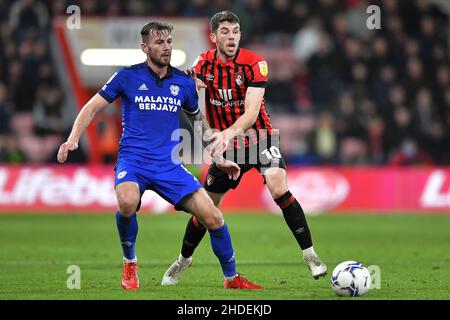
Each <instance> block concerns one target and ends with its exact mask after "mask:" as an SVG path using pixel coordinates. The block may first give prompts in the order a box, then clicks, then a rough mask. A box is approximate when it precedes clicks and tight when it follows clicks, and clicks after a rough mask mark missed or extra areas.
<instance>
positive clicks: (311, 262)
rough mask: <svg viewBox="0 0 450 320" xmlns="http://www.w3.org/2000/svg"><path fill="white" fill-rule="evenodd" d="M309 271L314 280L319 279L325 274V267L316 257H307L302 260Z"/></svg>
mask: <svg viewBox="0 0 450 320" xmlns="http://www.w3.org/2000/svg"><path fill="white" fill-rule="evenodd" d="M303 260H304V261H305V263H306V265H307V266H308V268H309V270H310V271H311V275H312V276H313V278H314V279H316V280H317V279H319V278H320V277H324V276H325V275H326V274H327V266H326V265H325V263H323V262H322V260H320V259H319V257H318V256H317V255H308V256H306V257H305V258H304V259H303Z"/></svg>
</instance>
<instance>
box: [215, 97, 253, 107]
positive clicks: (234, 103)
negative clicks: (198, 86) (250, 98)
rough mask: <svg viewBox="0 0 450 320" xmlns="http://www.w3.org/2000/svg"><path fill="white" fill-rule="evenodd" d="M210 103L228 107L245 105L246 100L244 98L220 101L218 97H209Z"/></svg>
mask: <svg viewBox="0 0 450 320" xmlns="http://www.w3.org/2000/svg"><path fill="white" fill-rule="evenodd" d="M209 103H210V104H211V105H213V106H216V107H222V108H226V107H228V106H230V107H234V106H243V105H244V103H245V102H244V100H237V101H235V100H232V101H219V100H216V99H209Z"/></svg>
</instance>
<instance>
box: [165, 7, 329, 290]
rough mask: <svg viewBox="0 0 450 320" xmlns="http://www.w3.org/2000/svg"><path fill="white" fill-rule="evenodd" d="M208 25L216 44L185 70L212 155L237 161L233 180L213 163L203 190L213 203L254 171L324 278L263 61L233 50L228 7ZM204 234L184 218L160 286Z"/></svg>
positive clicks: (234, 28)
mask: <svg viewBox="0 0 450 320" xmlns="http://www.w3.org/2000/svg"><path fill="white" fill-rule="evenodd" d="M210 27H211V34H210V40H211V41H212V42H213V43H214V44H215V46H216V47H215V48H214V49H211V50H209V51H207V52H204V53H202V54H201V55H200V56H199V57H198V58H197V59H196V60H195V62H194V65H193V69H194V70H190V71H188V73H190V74H191V75H192V76H193V77H194V79H195V81H196V85H197V88H198V89H199V88H204V89H205V108H206V116H207V119H208V122H209V124H210V126H211V128H214V129H217V130H219V131H220V133H219V134H217V135H216V136H215V138H216V140H215V142H214V143H213V144H212V145H211V148H212V149H213V150H215V154H220V153H222V152H224V151H226V153H225V157H226V158H227V159H232V160H233V161H234V162H236V163H238V164H239V166H240V167H241V173H240V176H239V178H238V179H237V180H233V179H230V178H229V177H228V176H227V174H225V173H223V171H221V170H219V168H217V165H216V164H214V163H213V164H212V165H211V166H210V168H209V171H208V175H207V177H206V180H205V182H204V187H205V190H206V191H207V192H208V194H209V195H210V197H211V199H212V200H213V201H214V204H215V205H216V206H217V207H219V206H220V204H221V202H222V199H223V198H224V196H225V194H226V193H227V192H228V191H229V190H230V189H235V188H236V187H237V186H238V185H239V182H240V180H241V178H242V175H244V174H245V173H246V172H248V171H249V170H251V169H253V168H255V169H257V170H258V171H259V172H260V173H261V175H262V176H263V177H264V181H265V183H266V184H267V187H268V188H269V191H270V193H271V195H272V197H273V199H274V201H275V202H276V204H277V205H278V206H279V207H280V208H281V210H282V212H283V216H284V218H285V221H286V223H287V225H288V226H289V228H290V229H291V231H292V233H293V235H294V237H295V239H296V241H297V242H298V244H299V246H300V248H301V250H302V254H303V259H304V262H305V263H306V265H307V266H308V268H309V269H310V271H311V274H312V276H313V277H314V278H315V279H318V278H319V277H321V276H325V275H326V273H327V267H326V265H325V264H324V263H323V262H322V261H321V260H320V259H319V257H318V255H317V254H316V252H315V251H314V248H313V244H312V239H311V233H310V230H309V228H308V224H307V222H306V218H305V214H304V212H303V209H302V207H301V206H300V204H299V203H298V201H297V200H296V199H295V197H294V196H293V195H292V194H291V193H290V192H289V189H288V186H287V182H286V164H285V161H284V159H283V156H282V154H281V152H280V146H279V135H278V133H277V132H276V130H274V129H273V127H272V125H271V123H270V118H269V116H268V114H267V112H266V108H265V105H264V92H265V86H266V84H267V77H268V66H267V62H266V61H265V59H264V58H262V57H260V56H258V55H257V54H255V53H253V52H252V51H250V50H246V49H244V48H239V41H240V37H241V31H240V26H239V18H238V17H237V16H236V15H235V14H234V13H232V12H231V11H222V12H219V13H216V14H215V15H214V16H213V17H212V18H211V20H210ZM229 142H231V143H229ZM205 232H206V229H205V228H204V227H203V226H202V224H201V223H199V221H198V220H196V219H195V217H193V218H191V219H190V220H189V222H188V224H187V227H186V231H185V234H184V239H183V244H182V249H181V253H180V255H179V257H178V259H177V260H176V261H175V262H174V263H173V264H172V265H171V266H170V267H169V269H168V270H167V271H166V273H165V274H164V276H163V279H162V284H163V285H174V284H177V283H178V282H179V279H180V275H181V273H182V272H184V271H185V270H186V269H187V268H188V267H189V266H190V265H191V264H192V255H193V253H194V250H195V248H196V247H197V246H198V244H199V243H200V241H201V240H202V238H203V236H204V235H205Z"/></svg>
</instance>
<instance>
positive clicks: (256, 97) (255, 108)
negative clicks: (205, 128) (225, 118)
mask: <svg viewBox="0 0 450 320" xmlns="http://www.w3.org/2000/svg"><path fill="white" fill-rule="evenodd" d="M264 92H265V89H264V88H257V87H248V89H247V93H246V96H245V112H244V114H243V115H242V116H240V117H239V119H237V120H236V122H235V123H233V125H232V126H230V127H229V128H227V129H226V130H223V131H222V132H220V133H215V134H214V135H213V137H212V138H214V139H215V141H214V143H213V145H212V146H211V149H212V150H213V152H214V153H213V156H214V155H216V154H218V153H222V152H224V151H225V150H226V148H227V147H228V144H229V141H230V140H232V139H233V138H234V137H236V136H237V135H239V134H241V133H244V132H245V131H247V129H248V128H250V127H251V126H252V125H253V124H254V123H255V122H256V119H257V118H258V114H259V112H260V110H261V103H262V100H263V98H264Z"/></svg>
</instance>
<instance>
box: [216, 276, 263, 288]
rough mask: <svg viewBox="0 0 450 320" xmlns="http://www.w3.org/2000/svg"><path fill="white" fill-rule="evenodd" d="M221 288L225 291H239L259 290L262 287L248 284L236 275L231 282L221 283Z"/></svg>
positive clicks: (248, 282)
mask: <svg viewBox="0 0 450 320" xmlns="http://www.w3.org/2000/svg"><path fill="white" fill-rule="evenodd" d="M223 287H224V288H225V289H241V290H261V289H263V287H261V286H258V285H257V284H254V283H252V282H250V281H249V280H247V279H245V278H244V277H243V276H241V275H239V274H238V275H237V276H236V277H234V278H233V280H231V281H228V280H227V279H225V281H224V282H223Z"/></svg>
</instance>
